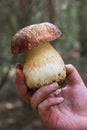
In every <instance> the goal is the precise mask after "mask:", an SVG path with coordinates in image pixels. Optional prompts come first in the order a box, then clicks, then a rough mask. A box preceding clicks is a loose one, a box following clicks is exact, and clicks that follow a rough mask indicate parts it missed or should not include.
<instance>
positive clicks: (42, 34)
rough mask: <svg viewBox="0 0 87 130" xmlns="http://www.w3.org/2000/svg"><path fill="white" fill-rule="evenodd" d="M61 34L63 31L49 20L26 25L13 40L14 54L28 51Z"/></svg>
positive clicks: (12, 48)
mask: <svg viewBox="0 0 87 130" xmlns="http://www.w3.org/2000/svg"><path fill="white" fill-rule="evenodd" d="M61 35H62V33H61V31H60V30H59V29H58V28H57V27H56V26H55V25H53V24H51V23H48V22H44V23H40V24H34V25H30V26H27V27H24V28H23V29H21V30H19V31H18V32H17V33H16V34H15V35H14V36H13V39H12V42H11V51H12V54H18V53H21V52H25V51H28V50H30V49H32V48H34V47H37V46H39V45H41V44H42V43H47V42H50V41H53V40H55V39H58V38H59V37H60V36H61Z"/></svg>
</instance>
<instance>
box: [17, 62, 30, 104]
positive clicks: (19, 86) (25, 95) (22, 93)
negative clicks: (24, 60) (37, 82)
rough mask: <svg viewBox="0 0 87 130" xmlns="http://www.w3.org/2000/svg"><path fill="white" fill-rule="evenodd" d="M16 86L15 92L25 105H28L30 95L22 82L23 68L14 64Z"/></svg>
mask: <svg viewBox="0 0 87 130" xmlns="http://www.w3.org/2000/svg"><path fill="white" fill-rule="evenodd" d="M16 85H17V90H18V92H19V94H20V96H21V97H22V99H23V100H24V101H25V102H26V103H28V104H29V103H30V97H31V94H30V93H29V90H28V88H27V87H26V85H25V82H24V75H23V68H22V65H21V64H16Z"/></svg>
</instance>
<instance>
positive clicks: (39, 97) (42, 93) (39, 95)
mask: <svg viewBox="0 0 87 130" xmlns="http://www.w3.org/2000/svg"><path fill="white" fill-rule="evenodd" d="M57 89H58V84H57V83H52V84H50V85H47V86H43V87H41V88H40V89H39V90H38V91H36V93H35V94H34V95H33V96H32V98H31V105H32V108H33V110H35V111H37V107H38V105H39V104H40V103H41V102H42V101H44V100H45V99H46V98H47V97H48V96H49V95H50V94H52V93H53V92H54V91H56V90H57Z"/></svg>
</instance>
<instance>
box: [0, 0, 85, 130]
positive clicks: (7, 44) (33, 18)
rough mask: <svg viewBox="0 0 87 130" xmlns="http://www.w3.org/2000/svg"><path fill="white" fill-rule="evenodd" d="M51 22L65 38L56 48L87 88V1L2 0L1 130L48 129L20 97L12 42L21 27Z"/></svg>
mask: <svg viewBox="0 0 87 130" xmlns="http://www.w3.org/2000/svg"><path fill="white" fill-rule="evenodd" d="M41 22H51V23H53V24H55V25H56V26H58V27H59V28H60V29H61V31H62V33H63V36H62V37H61V38H60V39H59V40H56V41H54V42H52V45H53V46H54V47H55V48H56V49H57V51H59V53H60V54H61V56H62V57H63V59H64V61H65V64H73V65H74V66H75V67H76V68H77V70H78V71H79V73H80V75H81V76H82V78H83V80H84V82H85V84H86V85H87V0H0V130H36V129H38V130H47V128H46V127H45V126H44V125H43V124H42V123H41V121H40V120H39V118H38V117H37V115H35V113H34V112H33V111H32V109H31V107H30V106H28V105H27V104H25V103H24V102H23V101H22V99H21V98H20V97H19V96H18V93H17V90H16V85H15V64H16V63H17V62H23V57H24V55H23V54H21V55H17V56H13V55H12V54H11V40H12V37H13V35H14V34H15V33H16V32H17V31H18V30H19V29H21V28H23V27H25V26H27V25H31V24H36V23H41Z"/></svg>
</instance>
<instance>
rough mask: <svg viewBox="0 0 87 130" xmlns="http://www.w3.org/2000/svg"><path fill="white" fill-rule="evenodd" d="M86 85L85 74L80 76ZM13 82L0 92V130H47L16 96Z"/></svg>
mask: <svg viewBox="0 0 87 130" xmlns="http://www.w3.org/2000/svg"><path fill="white" fill-rule="evenodd" d="M81 76H82V78H83V79H84V81H85V83H86V85H87V73H85V74H82V75H81ZM13 84H14V83H13V81H10V80H9V81H7V83H5V85H4V86H3V87H2V88H1V90H0V130H36V129H37V130H48V128H46V127H45V126H44V125H43V123H42V122H41V121H40V119H39V118H38V117H37V115H36V114H35V113H34V112H33V111H32V109H31V107H30V106H29V105H27V104H25V103H24V102H23V101H22V100H21V98H20V97H19V96H18V94H17V90H16V87H15V86H14V85H13Z"/></svg>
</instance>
